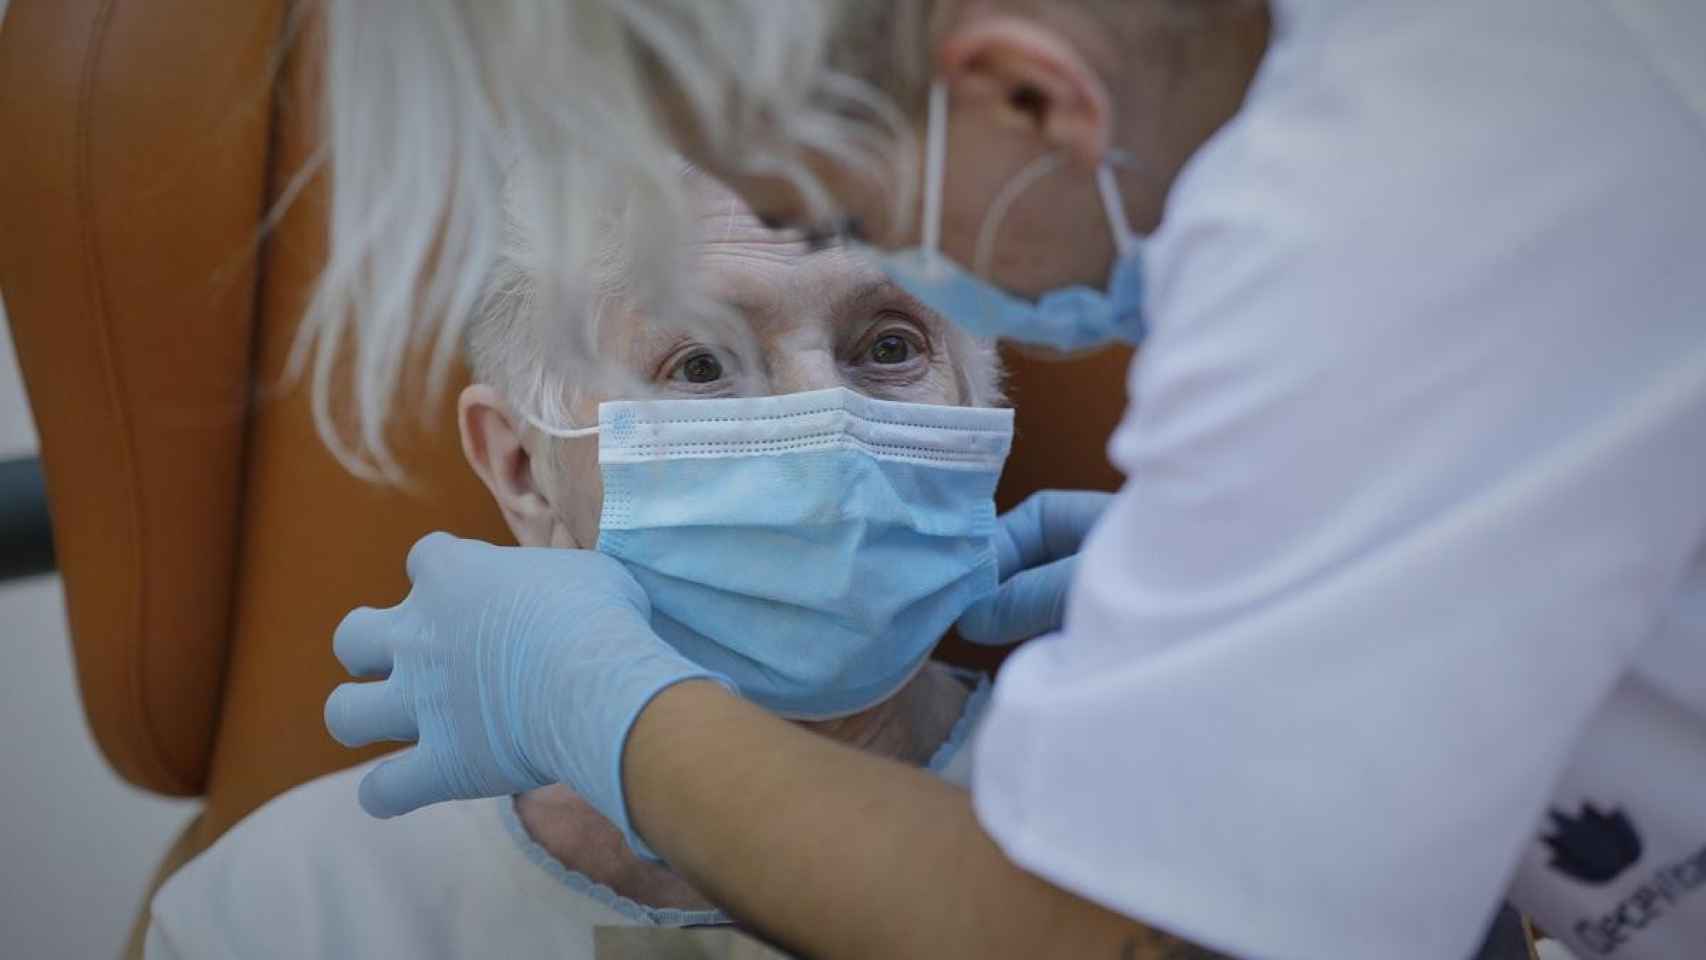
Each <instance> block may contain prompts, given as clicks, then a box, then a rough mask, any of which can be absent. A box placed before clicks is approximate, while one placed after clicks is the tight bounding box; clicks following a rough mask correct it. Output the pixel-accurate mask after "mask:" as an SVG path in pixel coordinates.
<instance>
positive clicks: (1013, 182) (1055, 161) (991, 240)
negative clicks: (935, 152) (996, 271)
mask: <svg viewBox="0 0 1706 960" xmlns="http://www.w3.org/2000/svg"><path fill="white" fill-rule="evenodd" d="M1065 160H1066V157H1065V155H1064V154H1062V153H1060V152H1059V151H1058V150H1057V151H1053V152H1050V153H1045V154H1043V155H1042V156H1040V157H1038V158H1036V159H1035V160H1032V161H1031V162H1030V163H1028V164H1026V165H1025V166H1024V167H1023V168H1022V169H1021V170H1020V171H1019V172H1018V173H1016V174H1014V175H1013V176H1012V177H1011V178H1010V179H1008V181H1007V183H1006V185H1005V186H1003V187H1002V188H1001V192H1000V193H997V194H996V195H995V199H994V200H991V201H990V202H989V208H988V209H987V210H985V211H984V212H983V222H982V223H980V224H978V228H977V242H976V243H975V244H974V245H973V246H972V272H974V273H976V274H977V275H978V276H980V277H987V276H989V262H990V261H991V260H992V259H994V257H995V234H996V232H997V231H998V230H1000V229H1001V222H1002V221H1003V220H1005V219H1007V210H1008V208H1009V207H1011V206H1013V204H1014V202H1016V201H1017V200H1018V199H1019V196H1020V195H1021V194H1023V193H1024V192H1025V191H1026V190H1029V189H1031V185H1032V184H1034V183H1036V182H1037V181H1038V180H1041V179H1042V178H1044V177H1046V176H1048V175H1049V174H1051V173H1053V172H1055V171H1056V170H1058V169H1060V165H1061V164H1062V163H1064V162H1065Z"/></svg>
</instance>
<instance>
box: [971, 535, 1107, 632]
mask: <svg viewBox="0 0 1706 960" xmlns="http://www.w3.org/2000/svg"><path fill="white" fill-rule="evenodd" d="M1077 567H1078V558H1077V557H1076V556H1072V557H1066V558H1064V559H1061V560H1056V561H1054V562H1053V563H1046V564H1043V565H1042V566H1040V567H1032V568H1031V569H1029V570H1022V571H1020V572H1019V573H1016V574H1014V575H1013V576H1011V577H1009V578H1008V579H1007V581H1006V582H1004V583H1002V584H1001V586H999V587H997V588H996V589H995V592H994V593H992V594H990V595H989V596H987V597H984V598H983V599H981V600H979V601H978V602H976V603H974V604H972V605H971V606H970V607H967V608H966V611H965V612H964V613H962V614H960V619H959V622H958V623H956V624H955V627H956V628H957V629H958V630H959V632H960V636H962V637H964V638H966V639H967V640H969V641H971V642H972V643H976V644H981V645H983V646H990V647H1002V646H1010V645H1012V644H1015V643H1020V642H1023V641H1025V640H1029V639H1031V638H1032V637H1038V636H1042V635H1043V634H1045V633H1052V632H1054V631H1056V630H1059V629H1060V625H1061V621H1062V620H1063V619H1064V618H1065V615H1066V595H1067V592H1068V590H1069V589H1070V588H1071V586H1072V574H1073V571H1075V570H1076V569H1077Z"/></svg>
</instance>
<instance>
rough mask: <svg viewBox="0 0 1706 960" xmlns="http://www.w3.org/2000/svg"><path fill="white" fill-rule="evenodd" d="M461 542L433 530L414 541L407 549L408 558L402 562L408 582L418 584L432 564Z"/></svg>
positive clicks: (440, 531)
mask: <svg viewBox="0 0 1706 960" xmlns="http://www.w3.org/2000/svg"><path fill="white" fill-rule="evenodd" d="M461 542H462V538H460V537H457V536H453V535H451V534H448V533H445V532H444V531H443V530H434V531H433V532H432V533H429V534H427V535H426V536H424V537H422V538H420V539H419V540H416V541H415V545H414V546H412V547H410V548H409V556H408V557H407V559H405V560H404V561H403V570H404V572H406V573H408V575H409V582H410V583H418V582H419V581H420V579H421V577H423V576H425V575H426V572H427V570H429V569H430V568H431V567H432V566H433V564H435V563H437V562H439V560H440V558H442V557H444V556H445V555H446V554H448V553H450V552H451V551H452V550H455V549H456V547H457V545H458V544H460V543H461Z"/></svg>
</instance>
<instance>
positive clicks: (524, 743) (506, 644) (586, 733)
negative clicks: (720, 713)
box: [326, 533, 732, 852]
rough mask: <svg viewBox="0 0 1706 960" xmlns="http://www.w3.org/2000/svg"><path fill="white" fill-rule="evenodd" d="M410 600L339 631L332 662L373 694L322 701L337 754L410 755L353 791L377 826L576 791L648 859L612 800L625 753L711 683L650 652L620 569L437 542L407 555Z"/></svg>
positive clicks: (585, 559)
mask: <svg viewBox="0 0 1706 960" xmlns="http://www.w3.org/2000/svg"><path fill="white" fill-rule="evenodd" d="M408 573H409V579H410V581H412V582H413V584H414V587H413V589H411V590H410V591H409V595H408V597H406V598H405V599H404V600H403V602H402V603H401V604H398V605H397V606H395V607H391V608H390V609H387V610H375V609H372V608H368V607H363V608H360V609H357V610H355V611H353V612H351V613H350V614H349V616H347V617H345V618H344V621H343V623H342V624H340V625H339V626H338V630H337V634H336V636H335V637H334V639H333V645H334V647H335V649H336V651H337V655H338V659H339V660H340V661H341V662H342V663H343V665H344V667H345V668H346V669H348V670H349V672H350V673H352V674H354V675H355V676H358V677H384V678H385V679H383V680H380V681H378V682H373V683H346V684H344V685H342V686H340V687H338V688H337V689H336V690H334V691H333V692H332V695H331V697H330V698H329V699H327V701H326V728H327V729H328V730H330V731H331V732H332V736H334V737H336V738H337V739H338V742H340V743H342V744H344V745H345V746H351V747H354V746H360V745H362V744H366V743H372V742H374V741H378V740H417V741H419V745H418V746H416V747H415V748H414V749H412V750H408V751H406V752H404V753H402V754H401V755H399V756H397V757H394V758H392V759H390V760H387V761H385V762H384V763H381V764H380V765H379V766H377V767H375V768H373V770H371V771H369V772H368V774H367V776H366V777H365V778H364V779H363V780H362V782H361V789H360V796H361V805H362V807H363V808H364V809H366V810H367V812H368V813H370V814H372V815H374V816H376V817H390V816H395V815H397V814H401V813H407V812H409V811H411V810H414V809H416V808H418V807H422V806H425V805H427V804H429V803H436V802H438V801H441V800H452V799H471V798H474V797H487V796H502V795H505V794H510V793H517V792H520V791H522V790H527V789H530V788H533V787H539V786H544V785H546V784H550V783H563V784H567V785H568V786H569V787H571V788H573V789H574V790H575V791H576V792H577V793H579V794H580V795H581V797H582V798H584V799H585V800H586V801H587V802H589V803H591V804H592V805H593V806H594V807H595V808H597V809H598V811H599V812H600V813H602V814H604V815H605V816H606V817H608V818H609V819H610V821H611V822H612V823H615V824H616V825H617V826H618V827H620V828H621V829H622V832H623V834H624V835H625V836H626V837H627V838H628V840H629V843H630V845H633V846H634V847H635V849H637V850H641V851H642V852H644V847H643V845H640V844H638V843H637V838H636V837H635V835H634V833H633V829H632V826H631V825H630V823H629V821H628V809H627V804H626V802H625V801H624V799H623V796H622V770H621V762H622V748H623V745H624V743H625V742H626V741H627V738H628V731H629V729H630V728H631V727H632V726H633V724H634V720H635V718H636V717H638V716H639V713H640V710H641V708H643V707H644V706H645V705H646V703H647V702H648V701H650V700H651V698H652V697H653V696H655V695H657V693H658V692H659V691H660V690H662V689H664V688H665V687H668V686H670V685H671V684H675V683H679V682H681V681H682V680H688V679H692V678H695V677H709V678H711V679H717V680H719V681H721V682H723V684H724V685H725V686H730V688H731V689H732V685H730V684H729V683H728V682H727V681H726V680H723V679H722V678H720V677H715V676H713V675H711V674H710V673H708V672H707V671H705V670H704V669H702V668H700V667H698V666H696V665H695V664H693V663H690V662H689V661H688V660H687V659H686V658H684V657H682V656H681V655H680V654H679V653H676V652H675V650H673V649H672V648H670V647H668V646H666V645H665V644H664V642H663V641H662V640H660V639H658V637H657V635H656V634H655V633H653V632H652V628H651V622H650V620H651V604H650V602H649V601H648V600H647V598H646V594H645V592H644V591H643V590H641V589H640V585H639V584H638V583H635V582H634V578H633V577H632V576H630V575H629V573H628V571H627V569H626V568H624V567H623V566H622V564H621V563H620V562H618V561H616V560H614V559H612V558H610V557H607V556H605V555H603V554H600V553H595V552H592V551H589V550H557V549H541V548H525V547H495V546H492V545H491V544H488V543H481V542H479V541H477V540H460V539H457V538H456V537H453V536H450V535H449V534H445V533H434V534H429V535H428V536H426V537H424V538H422V539H421V541H420V542H419V543H416V544H415V546H414V549H412V550H410V551H409V558H408Z"/></svg>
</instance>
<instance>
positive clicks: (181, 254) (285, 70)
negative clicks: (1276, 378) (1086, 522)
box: [0, 0, 1127, 894]
mask: <svg viewBox="0 0 1706 960" xmlns="http://www.w3.org/2000/svg"><path fill="white" fill-rule="evenodd" d="M299 13H300V11H299V10H298V9H297V6H296V5H295V4H293V3H290V2H287V0H246V2H242V3H232V2H229V0H148V2H131V3H116V2H113V0H12V3H11V5H10V10H9V12H8V13H7V15H6V21H5V24H4V29H3V30H0V130H3V131H5V135H4V139H5V146H4V147H3V148H0V223H4V224H5V230H4V231H0V284H3V285H4V294H5V299H6V306H7V310H8V312H9V314H10V317H11V324H12V335H13V338H14V342H15V344H16V349H17V353H18V358H19V362H20V365H21V367H22V370H23V374H24V381H25V386H26V388H27V390H28V393H29V397H30V402H31V406H32V408H33V410H34V413H35V417H36V421H37V424H38V427H39V430H40V436H41V457H42V463H43V467H44V470H45V473H46V476H47V483H48V492H49V499H50V502H51V504H52V511H53V528H54V537H55V541H56V545H57V550H58V557H59V565H60V570H61V572H62V575H63V578H64V584H65V594H66V605H67V614H68V616H69V619H70V626H71V637H72V643H73V646H74V647H75V653H76V662H77V671H78V680H79V683H80V685H81V688H82V696H83V703H84V707H85V710H86V711H87V713H88V719H89V726H90V729H91V731H92V732H93V734H94V736H95V739H96V741H97V742H98V743H99V745H100V747H101V750H102V751H103V752H104V754H105V755H106V757H107V759H108V761H109V762H110V763H111V764H112V765H113V767H114V768H115V769H116V770H117V771H118V773H119V775H120V776H122V777H124V778H125V779H126V780H128V781H130V782H131V783H134V784H136V785H137V786H139V787H142V788H144V789H147V790H151V791H155V792H158V793H162V794H169V795H173V796H201V797H202V798H203V806H202V810H201V814H200V816H199V817H198V818H197V819H196V820H195V821H194V822H192V823H191V824H190V825H189V827H188V828H187V829H186V831H185V832H184V834H183V835H182V836H181V837H180V838H179V839H178V841H177V842H176V843H175V844H174V846H173V849H172V850H171V851H170V853H169V854H168V856H167V859H166V862H165V863H163V864H162V865H161V868H160V874H159V877H157V878H156V883H158V881H159V879H163V878H164V877H165V876H166V875H168V874H169V873H170V871H171V870H173V869H175V868H176V867H177V866H179V865H181V864H182V863H183V862H185V861H186V860H187V859H188V858H190V857H191V856H193V855H194V854H195V853H196V852H198V851H200V850H202V849H204V848H206V847H207V846H208V845H209V844H210V843H212V842H213V840H215V839H216V838H218V837H219V836H220V834H222V833H223V832H224V831H225V830H227V829H229V828H230V827H231V826H232V825H233V824H234V823H236V822H237V821H238V820H239V819H241V818H242V817H243V816H244V815H245V814H247V813H249V812H250V811H251V810H253V809H254V808H255V807H257V806H259V805H260V804H261V803H263V802H265V801H266V800H267V799H269V798H270V797H272V796H274V795H276V794H278V793H280V792H281V791H283V790H285V789H287V788H289V787H291V786H293V785H295V784H297V783H301V782H303V781H305V780H308V779H311V778H313V777H316V776H318V775H320V774H323V773H327V772H329V771H332V770H336V769H338V768H340V767H344V766H348V765H351V764H354V763H356V762H358V761H360V760H362V759H365V758H366V757H368V756H371V755H372V752H362V751H349V750H346V749H344V748H342V747H340V746H338V745H337V744H336V743H334V742H333V741H332V740H331V739H330V738H329V737H328V736H327V734H326V732H325V730H324V728H323V726H322V724H321V719H320V718H321V705H322V703H323V702H324V700H325V697H326V694H327V693H328V692H329V691H330V690H331V688H332V687H333V686H334V685H336V684H337V683H338V682H339V680H340V679H341V677H342V670H341V668H340V667H339V666H338V664H337V662H336V660H334V659H333V657H332V654H331V642H330V638H331V634H332V629H333V627H334V626H335V625H336V624H337V622H338V620H339V619H340V618H341V617H342V616H343V614H344V613H345V612H346V611H348V610H349V609H350V608H351V607H354V606H357V605H359V604H364V603H369V604H385V603H391V602H395V601H396V600H397V599H400V598H401V597H402V595H403V594H404V592H405V591H406V587H407V583H406V580H405V578H404V575H403V563H402V561H403V557H404V554H405V553H406V551H407V549H408V547H409V545H410V544H411V543H413V541H414V540H415V539H416V538H418V537H419V536H420V535H422V534H423V533H425V532H427V531H429V530H434V529H445V530H451V531H453V532H456V533H458V534H461V535H464V536H473V537H482V538H485V539H489V540H496V541H500V542H502V541H505V540H507V539H508V533H507V531H506V530H505V528H504V526H503V524H502V522H501V520H500V518H499V517H498V515H497V512H496V510H495V509H494V508H493V507H492V505H491V502H490V500H489V498H488V497H487V495H486V493H485V491H484V489H483V488H482V487H481V486H480V485H479V483H478V482H477V481H476V480H475V478H474V476H473V475H472V473H471V472H470V471H469V470H468V469H467V468H466V467H465V466H464V465H463V463H462V459H461V454H460V448H459V445H458V441H457V435H456V428H455V424H454V420H453V416H452V407H451V405H450V404H448V403H445V402H440V403H439V404H437V405H436V406H435V407H434V408H433V409H432V410H431V411H430V415H429V416H428V417H426V418H425V419H424V420H417V419H415V418H412V417H411V418H403V419H405V420H406V421H407V422H406V423H405V424H404V425H403V427H402V428H400V430H401V433H403V434H406V435H404V436H401V437H400V444H401V446H402V448H403V450H404V453H403V458H404V460H405V463H406V465H407V466H408V467H409V468H410V470H411V473H412V475H413V477H414V479H415V481H416V484H417V488H416V489H414V490H412V491H407V492H405V491H402V490H398V489H394V488H383V487H377V486H373V485H370V484H367V483H365V482H363V481H360V480H358V479H356V478H354V477H352V476H351V475H349V474H348V473H346V472H345V471H344V470H343V469H342V468H341V467H339V465H338V464H337V463H336V462H334V461H333V460H332V458H331V457H330V456H329V455H328V454H327V453H326V451H325V449H324V448H323V447H322V445H321V443H320V441H319V439H318V438H317V436H316V434H315V432H314V427H313V423H312V421H311V418H310V415H309V410H308V404H307V401H306V398H305V396H304V392H303V391H302V390H300V389H296V388H295V387H294V386H289V385H283V384H281V373H282V369H283V366H284V361H285V358H286V355H287V353H288V351H289V347H290V343H291V338H292V336H293V334H294V332H295V329H296V324H297V320H298V317H299V315H300V313H301V310H302V307H303V304H304V302H305V298H306V295H307V291H308V290H309V288H310V285H311V283H312V280H313V278H314V276H315V273H316V270H317V268H318V267H319V265H320V262H321V257H322V248H323V231H324V216H323V213H324V210H323V201H324V197H323V195H322V191H321V190H320V189H319V185H318V184H317V183H311V184H310V185H309V186H308V189H307V190H306V191H304V192H303V194H302V195H301V196H300V198H298V200H297V201H296V202H295V203H294V204H293V205H291V206H290V207H289V209H288V211H287V213H286V214H285V215H284V216H283V218H282V219H281V220H279V221H278V222H277V223H276V225H273V226H272V227H271V228H270V229H263V228H264V226H265V224H266V223H267V215H268V211H269V210H271V209H272V208H273V206H274V205H275V203H276V201H277V200H278V199H279V197H280V195H281V193H282V192H283V191H284V190H285V189H286V188H287V186H288V185H289V183H290V181H291V177H292V176H293V175H294V174H295V173H296V172H297V171H298V170H299V169H300V168H301V166H302V164H303V162H304V161H305V159H306V158H307V157H308V156H309V155H310V154H311V153H312V152H313V147H314V143H315V121H316V119H317V113H316V105H315V86H316V73H315V64H314V58H313V50H314V47H313V44H312V42H311V39H306V38H311V37H312V24H311V23H308V24H306V29H304V30H303V31H301V32H300V33H301V35H300V37H298V42H296V43H289V42H287V38H290V37H292V36H296V35H297V34H298V32H299V31H298V30H297V29H296V28H297V27H299V26H304V24H303V23H302V22H301V21H303V19H304V18H302V17H299V16H298V14H299ZM1126 360H1127V354H1126V353H1125V352H1124V351H1110V352H1107V353H1103V354H1098V355H1094V356H1089V357H1085V358H1081V359H1077V360H1074V361H1072V362H1069V363H1059V364H1056V363H1048V362H1036V361H1032V360H1029V359H1027V358H1024V357H1012V358H1010V366H1011V370H1012V393H1013V395H1014V398H1015V400H1016V401H1017V402H1018V406H1019V413H1018V439H1017V443H1016V447H1015V453H1014V457H1013V460H1012V463H1011V465H1010V467H1009V469H1008V472H1007V475H1006V480H1005V481H1004V484H1003V487H1002V491H1001V500H1002V501H1003V503H1004V504H1010V503H1012V502H1014V501H1016V500H1017V499H1019V498H1020V497H1022V496H1023V495H1024V494H1026V493H1028V492H1029V491H1031V490H1034V489H1037V488H1040V487H1044V486H1080V487H1103V488H1111V487H1112V486H1113V485H1114V484H1115V483H1116V482H1117V480H1118V477H1117V475H1116V474H1115V473H1114V472H1113V471H1112V470H1111V469H1110V468H1109V467H1108V466H1107V464H1106V462H1105V457H1104V455H1103V443H1104V440H1105V438H1106V437H1107V435H1108V432H1109V431H1110V430H1111V428H1112V427H1113V425H1114V423H1115V421H1116V419H1117V417H1118V414H1119V410H1120V408H1121V406H1122V405H1123V399H1124V392H1123V390H1122V389H1121V387H1120V384H1121V380H1122V377H1123V371H1124V368H1125V364H1126ZM451 396H452V397H453V396H454V393H452V394H451ZM955 649H956V650H957V653H958V658H959V659H962V660H970V661H976V660H978V657H979V655H980V654H982V656H984V657H987V653H985V652H980V651H967V650H966V649H964V648H955ZM983 662H984V664H985V665H988V660H987V659H985V660H984V661H983ZM141 893H142V891H139V894H141Z"/></svg>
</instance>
